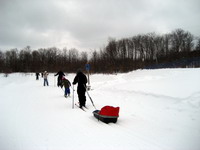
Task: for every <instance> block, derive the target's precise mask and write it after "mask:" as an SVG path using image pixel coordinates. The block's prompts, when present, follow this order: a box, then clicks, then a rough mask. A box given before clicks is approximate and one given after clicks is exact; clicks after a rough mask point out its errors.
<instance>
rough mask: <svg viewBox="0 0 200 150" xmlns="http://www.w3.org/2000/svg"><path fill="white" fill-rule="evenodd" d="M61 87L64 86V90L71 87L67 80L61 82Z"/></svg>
mask: <svg viewBox="0 0 200 150" xmlns="http://www.w3.org/2000/svg"><path fill="white" fill-rule="evenodd" d="M62 86H64V87H65V88H69V87H70V86H71V83H70V82H69V80H67V79H65V78H64V79H63V80H62Z"/></svg>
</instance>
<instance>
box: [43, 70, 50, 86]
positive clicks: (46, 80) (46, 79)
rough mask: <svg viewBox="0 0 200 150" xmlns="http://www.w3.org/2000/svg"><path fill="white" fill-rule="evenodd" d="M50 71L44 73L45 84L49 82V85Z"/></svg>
mask: <svg viewBox="0 0 200 150" xmlns="http://www.w3.org/2000/svg"><path fill="white" fill-rule="evenodd" d="M48 75H49V74H48V73H47V71H45V72H44V73H43V77H44V86H45V85H46V84H47V86H49V83H48Z"/></svg>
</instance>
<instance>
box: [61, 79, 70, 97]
mask: <svg viewBox="0 0 200 150" xmlns="http://www.w3.org/2000/svg"><path fill="white" fill-rule="evenodd" d="M63 86H64V87H65V94H64V96H65V97H68V96H70V86H71V83H70V81H69V80H67V79H66V78H65V77H64V76H63V77H62V82H61V88H62V87H63Z"/></svg>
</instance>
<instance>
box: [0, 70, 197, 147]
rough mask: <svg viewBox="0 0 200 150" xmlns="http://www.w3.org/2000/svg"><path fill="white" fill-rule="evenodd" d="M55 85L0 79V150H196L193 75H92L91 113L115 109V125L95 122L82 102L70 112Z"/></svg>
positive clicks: (27, 77)
mask: <svg viewBox="0 0 200 150" xmlns="http://www.w3.org/2000/svg"><path fill="white" fill-rule="evenodd" d="M74 76H75V74H68V75H67V78H68V79H69V80H70V81H71V82H72V81H73V78H74ZM56 79H57V78H54V75H53V73H52V74H50V75H49V83H50V86H48V87H44V86H43V79H40V80H39V81H36V80H35V74H33V73H30V74H21V73H14V74H10V75H9V76H8V77H7V78H6V77H4V74H0V150H200V69H199V68H198V69H159V70H137V71H133V72H130V73H124V74H117V75H103V74H94V75H91V76H90V79H91V87H92V90H91V91H89V93H90V96H91V97H92V99H93V101H94V104H95V106H96V108H97V109H101V108H102V107H103V106H106V105H110V106H119V107H120V113H119V115H120V116H119V118H118V121H117V123H116V124H114V123H110V124H105V123H103V122H100V121H98V120H97V119H96V118H94V116H93V114H92V112H93V111H94V110H95V109H94V107H93V106H92V104H91V102H90V99H89V98H88V97H87V107H88V109H87V111H86V112H84V111H82V110H81V109H79V108H77V107H75V108H74V109H72V96H71V98H64V96H63V95H64V93H63V91H62V89H61V88H58V87H56V86H55V84H56ZM75 88H76V86H75ZM77 100H78V99H77V94H75V101H76V102H77Z"/></svg>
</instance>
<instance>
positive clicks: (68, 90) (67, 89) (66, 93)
mask: <svg viewBox="0 0 200 150" xmlns="http://www.w3.org/2000/svg"><path fill="white" fill-rule="evenodd" d="M67 95H70V89H69V88H65V96H67Z"/></svg>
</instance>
